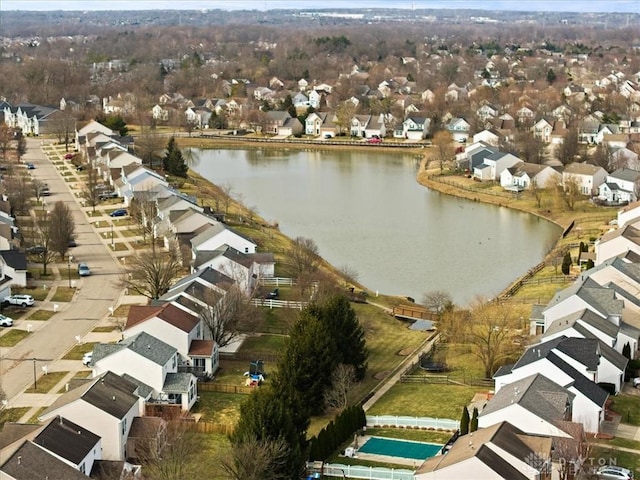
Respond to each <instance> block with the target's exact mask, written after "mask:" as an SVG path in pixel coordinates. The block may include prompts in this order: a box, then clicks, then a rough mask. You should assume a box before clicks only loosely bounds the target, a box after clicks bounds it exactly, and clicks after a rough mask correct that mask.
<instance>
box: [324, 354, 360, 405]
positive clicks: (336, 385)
mask: <svg viewBox="0 0 640 480" xmlns="http://www.w3.org/2000/svg"><path fill="white" fill-rule="evenodd" d="M356 383H357V382H356V369H355V367H354V366H353V365H345V364H344V363H340V364H339V365H338V366H337V367H336V368H335V370H334V371H333V373H332V374H331V387H329V388H328V389H327V390H325V392H324V402H325V405H326V407H327V408H328V409H338V410H343V409H344V408H346V407H347V406H348V405H349V393H350V392H351V391H352V390H353V386H354V385H355V384H356Z"/></svg>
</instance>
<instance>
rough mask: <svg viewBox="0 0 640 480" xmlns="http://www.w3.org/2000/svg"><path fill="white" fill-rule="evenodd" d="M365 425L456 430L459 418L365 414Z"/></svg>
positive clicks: (458, 425)
mask: <svg viewBox="0 0 640 480" xmlns="http://www.w3.org/2000/svg"><path fill="white" fill-rule="evenodd" d="M367 427H396V428H422V429H425V430H451V431H455V430H458V428H459V427H460V421H459V420H451V419H450V418H432V417H401V416H395V415H367Z"/></svg>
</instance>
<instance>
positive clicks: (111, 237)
mask: <svg viewBox="0 0 640 480" xmlns="http://www.w3.org/2000/svg"><path fill="white" fill-rule="evenodd" d="M111 248H113V223H112V224H111Z"/></svg>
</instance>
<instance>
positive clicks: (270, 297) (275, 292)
mask: <svg viewBox="0 0 640 480" xmlns="http://www.w3.org/2000/svg"><path fill="white" fill-rule="evenodd" d="M279 294H280V291H279V290H278V289H277V288H274V289H273V290H272V291H271V292H269V293H267V294H266V295H265V297H264V298H266V299H267V300H275V299H276V298H278V295H279Z"/></svg>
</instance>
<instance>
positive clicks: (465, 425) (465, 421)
mask: <svg viewBox="0 0 640 480" xmlns="http://www.w3.org/2000/svg"><path fill="white" fill-rule="evenodd" d="M467 433H469V410H468V409H467V407H466V406H464V407H462V416H461V417H460V435H466V434H467Z"/></svg>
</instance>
